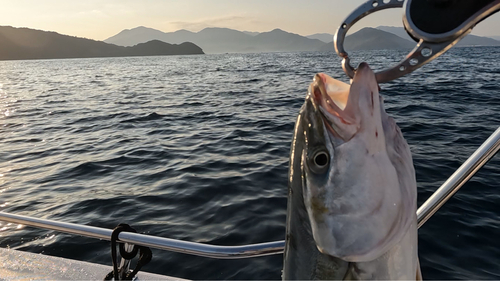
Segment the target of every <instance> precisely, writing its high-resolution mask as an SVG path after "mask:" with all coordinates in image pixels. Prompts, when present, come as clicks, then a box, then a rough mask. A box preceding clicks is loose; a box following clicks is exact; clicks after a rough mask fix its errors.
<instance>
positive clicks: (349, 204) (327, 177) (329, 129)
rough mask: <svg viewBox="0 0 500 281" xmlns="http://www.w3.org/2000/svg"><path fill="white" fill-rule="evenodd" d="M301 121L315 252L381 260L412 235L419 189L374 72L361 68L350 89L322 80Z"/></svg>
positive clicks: (305, 186) (306, 193)
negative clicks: (385, 107) (411, 225)
mask: <svg viewBox="0 0 500 281" xmlns="http://www.w3.org/2000/svg"><path fill="white" fill-rule="evenodd" d="M300 118H302V119H303V122H304V126H303V134H304V141H305V145H304V149H303V151H302V163H301V168H302V186H303V196H304V205H305V207H306V210H307V213H308V217H309V220H310V224H311V228H312V234H313V237H314V240H315V242H316V245H317V247H318V250H319V251H320V252H322V253H324V254H327V255H331V256H334V257H338V258H341V259H344V260H346V261H350V262H364V261H371V260H374V259H376V258H377V257H379V256H381V255H382V254H384V253H385V252H387V251H388V250H389V249H390V248H391V247H393V246H394V245H395V244H396V243H397V242H398V241H399V240H401V239H402V237H403V236H404V234H405V233H406V231H407V230H408V229H409V226H410V224H411V222H412V221H413V219H414V216H415V209H416V195H415V192H413V191H412V189H416V183H415V178H414V170H413V163H412V159H411V153H409V148H408V145H407V144H406V142H405V141H404V139H403V138H402V135H401V132H400V130H399V128H397V126H396V125H395V123H394V121H393V120H392V118H389V117H388V116H387V115H386V113H385V111H384V109H383V101H382V99H381V98H380V96H379V86H378V83H377V81H376V79H375V75H374V73H373V71H372V70H371V69H370V67H369V66H368V65H367V64H365V63H363V64H361V65H360V66H359V67H358V70H357V72H356V74H355V76H354V78H353V81H352V84H351V85H348V84H345V83H343V82H340V81H338V80H335V79H333V78H331V77H329V76H328V75H326V74H317V75H316V76H315V77H314V80H313V82H312V83H311V85H310V87H309V92H308V95H307V97H306V101H305V104H304V106H303V107H302V110H301V112H300ZM386 136H387V137H388V138H389V139H386ZM394 144H396V146H397V147H396V149H394V148H393V147H392V146H393V145H394ZM408 155H409V156H408ZM408 158H409V159H408ZM398 163H400V164H398ZM397 165H400V166H401V167H396V166H397Z"/></svg>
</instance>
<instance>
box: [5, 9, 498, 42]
mask: <svg viewBox="0 0 500 281" xmlns="http://www.w3.org/2000/svg"><path fill="white" fill-rule="evenodd" d="M363 2H365V1H362V0H335V1H325V0H311V1H297V0H266V1H264V0H254V1H252V2H239V1H238V2H236V1H231V0H212V1H210V2H208V1H203V0H182V1H181V0H171V1H161V0H145V1H137V0H125V1H119V0H109V1H107V2H106V3H102V2H101V1H97V0H89V1H85V2H73V1H71V2H69V1H61V0H47V1H43V2H39V1H32V0H19V1H16V2H12V3H3V5H2V10H1V11H0V15H1V17H2V24H1V25H9V26H13V27H27V28H32V29H39V30H45V31H55V32H58V33H60V34H65V35H71V36H77V37H84V38H89V39H94V40H105V39H107V38H109V37H111V36H114V35H116V34H118V33H119V32H121V31H122V30H124V29H132V28H135V27H138V26H145V27H149V28H153V29H157V30H160V31H163V32H172V31H177V30H180V29H186V30H189V31H193V32H198V31H200V30H202V29H204V28H207V27H224V28H230V29H236V30H240V31H251V32H266V31H270V30H273V29H275V28H280V29H282V30H285V31H288V32H292V33H297V34H300V35H303V36H307V35H311V34H315V33H331V34H333V33H335V31H336V29H337V27H338V26H339V24H340V22H341V21H342V20H343V19H344V18H345V17H346V16H347V15H348V14H349V13H350V12H351V11H352V10H354V9H355V8H356V7H358V6H359V5H360V4H361V3H363ZM382 25H385V26H402V9H390V10H386V11H381V12H378V13H375V14H373V15H370V16H368V17H367V18H365V19H363V20H361V21H360V22H359V23H357V24H356V25H355V26H354V28H353V29H352V31H353V32H354V31H357V30H359V29H361V28H363V27H367V26H370V27H377V26H382ZM498 26H500V13H497V14H495V15H493V16H491V17H489V18H488V19H487V20H485V21H483V22H481V23H480V24H479V25H478V26H476V27H475V28H474V30H473V32H472V34H474V35H479V36H490V37H491V36H500V31H499V30H498Z"/></svg>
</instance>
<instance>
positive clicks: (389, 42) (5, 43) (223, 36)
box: [0, 26, 500, 60]
mask: <svg viewBox="0 0 500 281" xmlns="http://www.w3.org/2000/svg"><path fill="white" fill-rule="evenodd" d="M344 45H345V48H346V50H348V51H355V50H372V49H405V50H406V49H407V50H410V49H412V48H413V47H414V46H415V45H416V43H415V42H414V41H413V40H412V39H411V38H410V37H409V36H408V35H407V34H406V32H405V31H404V29H403V28H397V27H384V26H381V27H379V28H376V29H375V28H363V29H361V30H359V31H358V32H355V33H353V34H351V35H349V36H347V37H346V40H345V44H344ZM458 45H459V46H460V45H462V46H464V45H465V46H477V45H482V46H500V41H497V40H494V39H492V38H486V37H479V36H474V35H469V36H467V37H465V38H464V39H463V40H462V41H461V42H459V44H458ZM333 50H334V48H333V35H332V34H327V33H319V34H313V35H310V36H307V37H305V36H301V35H298V34H294V33H290V32H286V31H283V30H281V29H274V30H272V31H269V32H261V33H257V32H250V31H243V32H242V31H237V30H233V29H228V28H205V29H203V30H201V31H200V32H191V31H187V30H178V31H176V32H170V33H165V32H162V31H159V30H155V29H152V28H147V27H137V28H134V29H130V30H124V31H122V32H120V33H118V34H117V35H115V36H112V37H110V38H108V39H106V40H104V42H102V41H96V40H90V39H85V38H78V37H73V36H68V35H61V34H58V33H56V32H48V31H41V30H34V29H29V28H14V27H10V26H0V60H8V59H53V58H89V57H121V56H156V55H185V54H203V53H204V52H206V53H248V52H252V53H256V52H294V51H333Z"/></svg>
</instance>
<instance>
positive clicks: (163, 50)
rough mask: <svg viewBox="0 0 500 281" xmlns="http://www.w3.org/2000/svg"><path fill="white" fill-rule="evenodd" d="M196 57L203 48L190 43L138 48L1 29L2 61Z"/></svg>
mask: <svg viewBox="0 0 500 281" xmlns="http://www.w3.org/2000/svg"><path fill="white" fill-rule="evenodd" d="M193 54H204V53H203V50H202V49H201V48H200V47H198V46H197V45H195V44H193V43H190V42H183V43H181V44H178V45H175V44H169V43H166V42H162V41H159V40H148V41H147V42H143V43H140V44H136V45H135V46H130V47H123V46H117V45H113V44H108V43H105V42H102V41H95V40H90V39H85V38H78V37H73V36H68V35H61V34H59V33H56V32H48V31H41V30H34V29H29V28H14V27H11V26H0V60H26V59H63V58H96V57H125V56H165V55H193Z"/></svg>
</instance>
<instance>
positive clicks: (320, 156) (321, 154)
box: [313, 151, 330, 168]
mask: <svg viewBox="0 0 500 281" xmlns="http://www.w3.org/2000/svg"><path fill="white" fill-rule="evenodd" d="M329 159H330V157H329V156H328V153H326V152H325V151H318V152H316V154H314V158H313V160H314V164H316V166H318V168H324V167H326V166H327V165H328V160H329Z"/></svg>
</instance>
